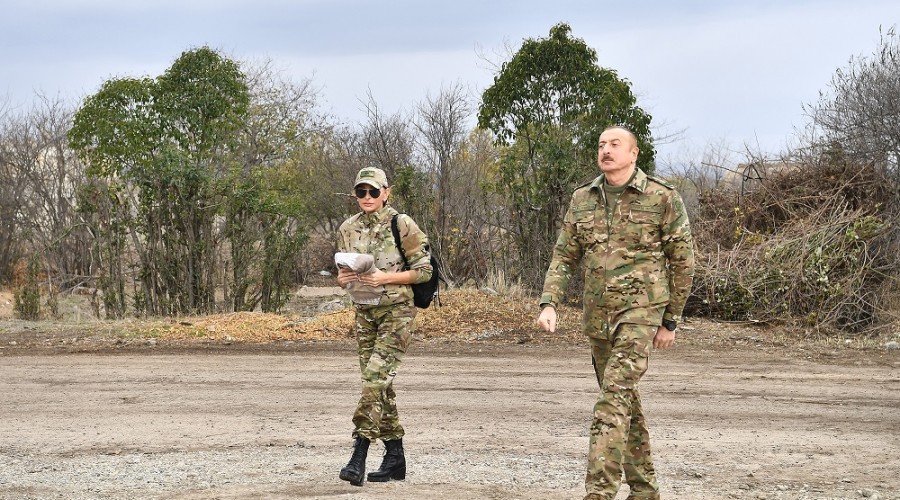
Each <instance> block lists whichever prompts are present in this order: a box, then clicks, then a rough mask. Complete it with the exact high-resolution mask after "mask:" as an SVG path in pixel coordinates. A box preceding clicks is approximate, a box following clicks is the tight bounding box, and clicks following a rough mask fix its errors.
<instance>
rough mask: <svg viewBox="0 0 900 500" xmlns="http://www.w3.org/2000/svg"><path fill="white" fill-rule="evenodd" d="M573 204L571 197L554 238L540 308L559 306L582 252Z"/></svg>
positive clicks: (573, 200)
mask: <svg viewBox="0 0 900 500" xmlns="http://www.w3.org/2000/svg"><path fill="white" fill-rule="evenodd" d="M574 202H575V197H574V195H573V197H572V202H570V203H569V209H568V210H567V211H566V216H565V217H564V218H563V224H562V228H560V231H559V236H558V237H557V238H556V245H555V246H554V247H553V257H552V258H551V260H550V266H549V267H548V268H547V274H546V275H545V276H544V290H543V292H542V293H541V302H540V306H541V308H543V307H544V306H547V305H549V306H553V307H554V308H556V307H557V306H559V304H560V302H562V299H563V295H564V294H565V292H566V288H568V286H569V280H570V279H571V278H572V272H573V270H574V269H576V268H577V267H578V263H579V261H581V257H582V254H583V252H584V249H583V247H582V245H581V242H580V241H579V239H578V235H577V232H576V228H575V218H574V216H573V209H572V207H573V206H574V204H575V203H574Z"/></svg>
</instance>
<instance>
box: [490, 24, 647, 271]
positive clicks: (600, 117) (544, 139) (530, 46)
mask: <svg viewBox="0 0 900 500" xmlns="http://www.w3.org/2000/svg"><path fill="white" fill-rule="evenodd" d="M478 125H479V127H481V128H486V129H489V130H491V131H492V132H493V133H494V135H495V138H496V141H497V144H498V146H500V147H501V157H500V160H499V162H498V167H499V168H498V176H497V186H496V187H497V189H498V191H499V192H500V193H502V194H503V195H505V197H506V198H507V200H508V201H509V211H510V231H511V234H512V236H513V238H514V239H515V241H516V244H517V247H518V249H519V253H520V260H521V265H522V269H523V273H524V275H523V278H524V279H525V281H526V283H529V284H531V285H532V286H535V287H536V286H539V285H540V282H541V279H542V277H543V272H542V270H543V269H546V265H547V263H548V262H549V259H550V251H551V248H552V242H553V240H554V239H555V235H556V232H557V230H558V227H559V224H560V221H561V220H562V216H563V214H564V211H565V207H566V205H567V202H568V199H569V196H570V195H571V192H572V191H573V189H574V188H575V187H576V186H577V185H578V184H580V183H582V182H585V181H587V180H589V179H590V178H592V177H594V176H596V175H597V174H598V170H597V163H596V160H597V138H598V137H599V136H600V133H601V132H602V131H603V129H604V128H606V127H608V126H610V125H623V126H626V127H628V128H629V129H630V130H631V131H632V132H634V134H635V135H636V136H637V139H638V147H639V148H640V150H641V154H640V157H639V159H638V167H639V168H641V169H643V170H644V171H646V172H652V171H653V169H654V157H655V150H654V148H653V141H652V137H651V134H650V115H649V114H647V113H646V112H645V111H644V110H643V109H641V108H640V107H638V106H637V100H636V98H635V96H634V95H633V94H632V92H631V87H630V84H629V83H628V82H627V81H625V80H623V79H621V78H619V77H618V75H617V74H616V72H615V71H614V70H611V69H607V68H602V67H600V66H599V65H598V63H597V53H596V51H595V50H594V49H592V48H590V47H588V46H587V45H586V44H585V43H584V41H583V40H581V39H579V38H574V37H572V36H571V28H570V27H569V25H567V24H565V23H560V24H557V25H556V26H554V27H553V28H551V29H550V36H549V37H548V38H539V39H531V38H529V39H526V40H525V41H524V43H523V44H522V46H521V47H520V48H519V50H518V51H517V52H516V53H515V54H514V55H513V57H512V59H510V60H509V61H507V62H505V63H503V65H502V67H501V68H500V71H499V72H498V74H497V75H496V76H495V77H494V82H493V84H492V85H491V86H490V87H488V89H487V90H485V91H484V94H483V95H482V104H481V108H480V110H479V114H478Z"/></svg>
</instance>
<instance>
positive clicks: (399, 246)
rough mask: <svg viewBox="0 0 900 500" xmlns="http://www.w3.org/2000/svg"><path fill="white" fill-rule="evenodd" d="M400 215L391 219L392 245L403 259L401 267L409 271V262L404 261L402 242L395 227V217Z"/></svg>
mask: <svg viewBox="0 0 900 500" xmlns="http://www.w3.org/2000/svg"><path fill="white" fill-rule="evenodd" d="M399 216H400V214H397V215H395V216H393V217H391V233H392V234H393V235H394V245H395V246H396V247H397V250H398V251H399V252H400V257H401V258H402V259H403V266H404V267H405V268H406V269H409V261H408V260H406V254H405V253H403V242H402V241H401V240H400V229H399V228H398V227H397V217H399Z"/></svg>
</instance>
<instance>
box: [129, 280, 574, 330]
mask: <svg viewBox="0 0 900 500" xmlns="http://www.w3.org/2000/svg"><path fill="white" fill-rule="evenodd" d="M441 302H442V306H441V307H432V308H429V309H424V310H422V309H420V310H419V314H418V316H417V317H416V325H417V328H416V337H418V338H420V339H434V340H454V341H464V342H468V341H481V340H487V339H492V340H497V341H500V342H504V341H506V342H519V343H523V342H541V341H560V340H572V341H579V340H582V339H583V336H582V333H581V320H580V317H581V312H580V310H577V309H573V308H568V307H564V308H562V309H561V310H560V322H559V323H560V329H559V330H558V331H557V332H555V333H553V334H549V333H545V332H543V331H542V330H540V329H539V328H538V327H537V325H536V323H535V320H536V319H537V315H538V309H537V304H535V303H534V302H533V301H531V300H523V299H521V298H515V297H506V296H501V295H493V294H489V293H486V292H481V291H478V290H471V289H465V290H450V291H446V292H443V293H442V295H441ZM353 318H354V313H353V309H352V308H349V307H348V308H345V309H341V310H339V311H335V312H330V313H322V314H319V315H317V316H315V317H313V318H299V317H291V316H288V315H279V314H267V313H258V312H241V313H229V314H218V315H211V316H198V317H191V318H182V319H179V320H172V321H169V322H148V323H147V324H146V325H145V326H144V327H142V328H139V331H136V332H134V333H136V334H138V335H142V336H152V337H156V338H159V339H163V340H173V341H191V340H201V339H202V340H212V341H235V342H271V341H284V340H339V339H346V338H350V337H351V328H352V326H353Z"/></svg>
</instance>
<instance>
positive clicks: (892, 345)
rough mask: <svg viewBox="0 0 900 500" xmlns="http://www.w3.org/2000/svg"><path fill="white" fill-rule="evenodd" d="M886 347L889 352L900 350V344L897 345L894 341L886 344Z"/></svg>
mask: <svg viewBox="0 0 900 500" xmlns="http://www.w3.org/2000/svg"><path fill="white" fill-rule="evenodd" d="M884 347H885V348H887V350H889V351H895V350H897V349H900V343H897V342H895V341H893V340H892V341H890V342H888V343H886V344H884Z"/></svg>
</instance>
